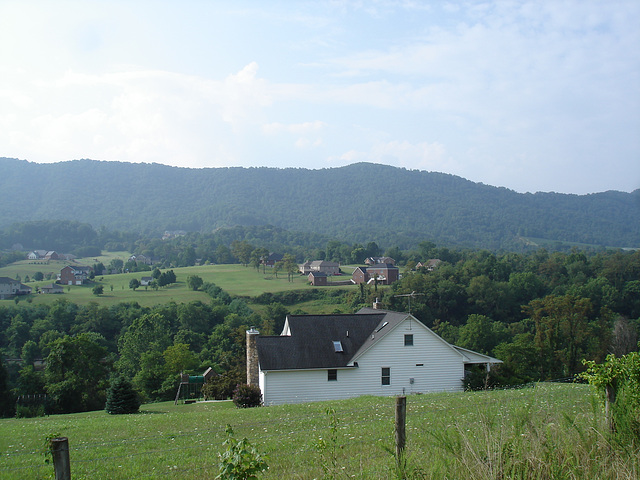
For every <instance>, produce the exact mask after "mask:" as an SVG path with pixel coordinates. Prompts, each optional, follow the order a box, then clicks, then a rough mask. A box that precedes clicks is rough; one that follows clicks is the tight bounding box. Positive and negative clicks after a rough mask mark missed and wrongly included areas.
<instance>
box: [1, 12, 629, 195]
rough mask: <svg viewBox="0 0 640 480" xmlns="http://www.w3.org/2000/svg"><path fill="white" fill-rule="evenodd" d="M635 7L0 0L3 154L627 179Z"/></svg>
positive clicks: (598, 185)
mask: <svg viewBox="0 0 640 480" xmlns="http://www.w3.org/2000/svg"><path fill="white" fill-rule="evenodd" d="M638 25H640V2H638V1H637V0H629V1H615V0H613V1H590V0H577V1H571V0H567V1H564V0H547V1H544V0H543V1H540V0H539V1H535V2H526V1H504V2H503V1H500V2H497V1H468V2H467V1H464V2H462V1H460V2H456V1H452V2H445V1H417V0H398V1H392V0H379V1H375V0H370V1H364V0H363V1H358V0H354V1H346V0H345V1H337V0H334V1H294V0H290V1H276V0H274V1H269V2H265V1H241V0H240V1H223V0H221V1H217V0H216V1H214V0H207V1H205V0H183V1H177V0H176V1H169V0H153V1H145V0H135V1H131V0H127V1H120V0H109V1H106V0H104V1H92V0H82V1H79V0H76V1H65V0H56V1H55V2H52V1H50V0H42V1H37V0H33V1H32V0H2V1H0V45H1V46H0V156H4V157H11V158H20V159H24V160H29V161H32V162H38V163H51V162H61V161H68V160H73V159H81V158H91V159H94V160H106V161H122V162H145V163H160V164H166V165H174V166H180V167H190V168H203V167H229V166H242V167H253V166H256V167H257V166H268V167H280V168H284V167H300V168H311V169H319V168H333V167H339V166H344V165H349V164H352V163H356V162H373V163H380V164H385V165H392V166H396V167H402V168H406V169H410V170H424V171H435V172H443V173H449V174H454V175H459V176H461V177H464V178H467V179H469V180H472V181H474V182H482V183H485V184H488V185H494V186H500V187H506V188H509V189H512V190H515V191H518V192H537V191H545V192H550V191H553V192H560V193H573V194H586V193H594V192H602V191H606V190H620V191H626V192H630V191H633V190H635V189H637V188H640V28H638Z"/></svg>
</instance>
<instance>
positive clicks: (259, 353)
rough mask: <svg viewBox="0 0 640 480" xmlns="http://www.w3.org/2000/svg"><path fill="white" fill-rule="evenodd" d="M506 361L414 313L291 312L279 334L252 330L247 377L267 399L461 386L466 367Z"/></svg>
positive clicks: (295, 399) (277, 401) (337, 396)
mask: <svg viewBox="0 0 640 480" xmlns="http://www.w3.org/2000/svg"><path fill="white" fill-rule="evenodd" d="M496 363H502V362H501V361H500V360H498V359H495V358H492V357H489V356H487V355H482V354H479V353H476V352H472V351H470V350H466V349H463V348H460V347H456V346H455V345H451V344H449V343H447V342H446V341H444V340H443V339H442V338H441V337H439V336H438V335H436V334H435V333H434V332H433V331H432V330H431V329H429V328H427V327H426V326H425V325H424V324H422V323H421V322H419V321H418V320H417V319H416V318H415V317H413V316H412V315H410V314H408V313H399V312H391V311H386V310H379V309H375V308H364V309H362V310H360V311H359V312H358V313H356V314H351V315H288V316H287V318H286V321H285V324H284V328H283V330H282V333H281V334H280V335H278V336H260V335H259V332H258V331H257V330H255V329H251V330H249V331H247V382H248V383H250V384H258V385H259V386H260V389H261V391H262V395H263V400H264V404H265V405H278V404H285V403H302V402H311V401H320V400H336V399H343V398H350V397H356V396H359V395H382V396H394V395H405V394H411V393H424V392H430V391H443V390H447V391H461V390H462V389H463V380H464V376H465V366H467V365H474V364H483V365H486V367H487V369H489V367H490V365H492V364H496Z"/></svg>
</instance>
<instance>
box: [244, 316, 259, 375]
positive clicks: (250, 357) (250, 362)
mask: <svg viewBox="0 0 640 480" xmlns="http://www.w3.org/2000/svg"><path fill="white" fill-rule="evenodd" d="M258 335H260V332H259V331H258V330H256V328H255V327H251V329H250V330H247V384H249V385H259V384H260V377H259V371H260V370H259V368H260V367H259V364H258V346H257V342H256V339H257V337H258Z"/></svg>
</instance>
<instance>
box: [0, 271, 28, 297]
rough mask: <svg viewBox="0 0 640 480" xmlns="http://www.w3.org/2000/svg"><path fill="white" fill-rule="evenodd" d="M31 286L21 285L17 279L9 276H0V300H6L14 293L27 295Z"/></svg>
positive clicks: (14, 294)
mask: <svg viewBox="0 0 640 480" xmlns="http://www.w3.org/2000/svg"><path fill="white" fill-rule="evenodd" d="M30 293H31V287H28V286H27V285H23V284H22V283H20V282H19V281H18V280H14V279H13V278H9V277H0V300H6V299H8V298H11V297H14V296H16V295H28V294H30Z"/></svg>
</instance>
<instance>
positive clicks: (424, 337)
mask: <svg viewBox="0 0 640 480" xmlns="http://www.w3.org/2000/svg"><path fill="white" fill-rule="evenodd" d="M405 334H411V335H413V346H405V345H404V336H405ZM356 362H357V363H358V366H359V368H358V370H359V372H360V374H359V376H358V382H357V385H354V387H358V389H359V390H358V391H354V393H355V394H356V395H362V394H374V395H402V394H409V393H424V392H433V391H442V390H449V391H459V390H462V389H463V384H462V379H463V377H464V363H463V357H462V355H460V354H459V353H458V352H456V351H455V350H454V349H453V348H452V347H450V346H449V345H448V344H446V343H445V342H444V341H442V339H440V338H439V337H438V336H437V335H436V334H434V333H433V332H431V331H429V330H427V329H426V328H424V327H423V326H422V325H421V324H418V325H417V324H416V321H415V320H413V321H412V322H410V321H405V322H403V323H402V324H400V325H399V326H398V327H397V328H396V329H395V330H394V331H393V332H390V333H389V334H388V335H387V336H386V337H385V338H383V339H381V340H380V341H379V342H378V343H376V344H375V345H374V346H373V347H372V348H371V349H369V350H368V351H367V352H365V353H364V354H363V355H362V356H360V358H358V359H356ZM419 365H421V366H419ZM383 367H388V368H390V369H391V385H382V381H381V380H382V379H381V375H382V368H383ZM412 378H413V383H412V382H411V379H412ZM372 386H375V391H372Z"/></svg>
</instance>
